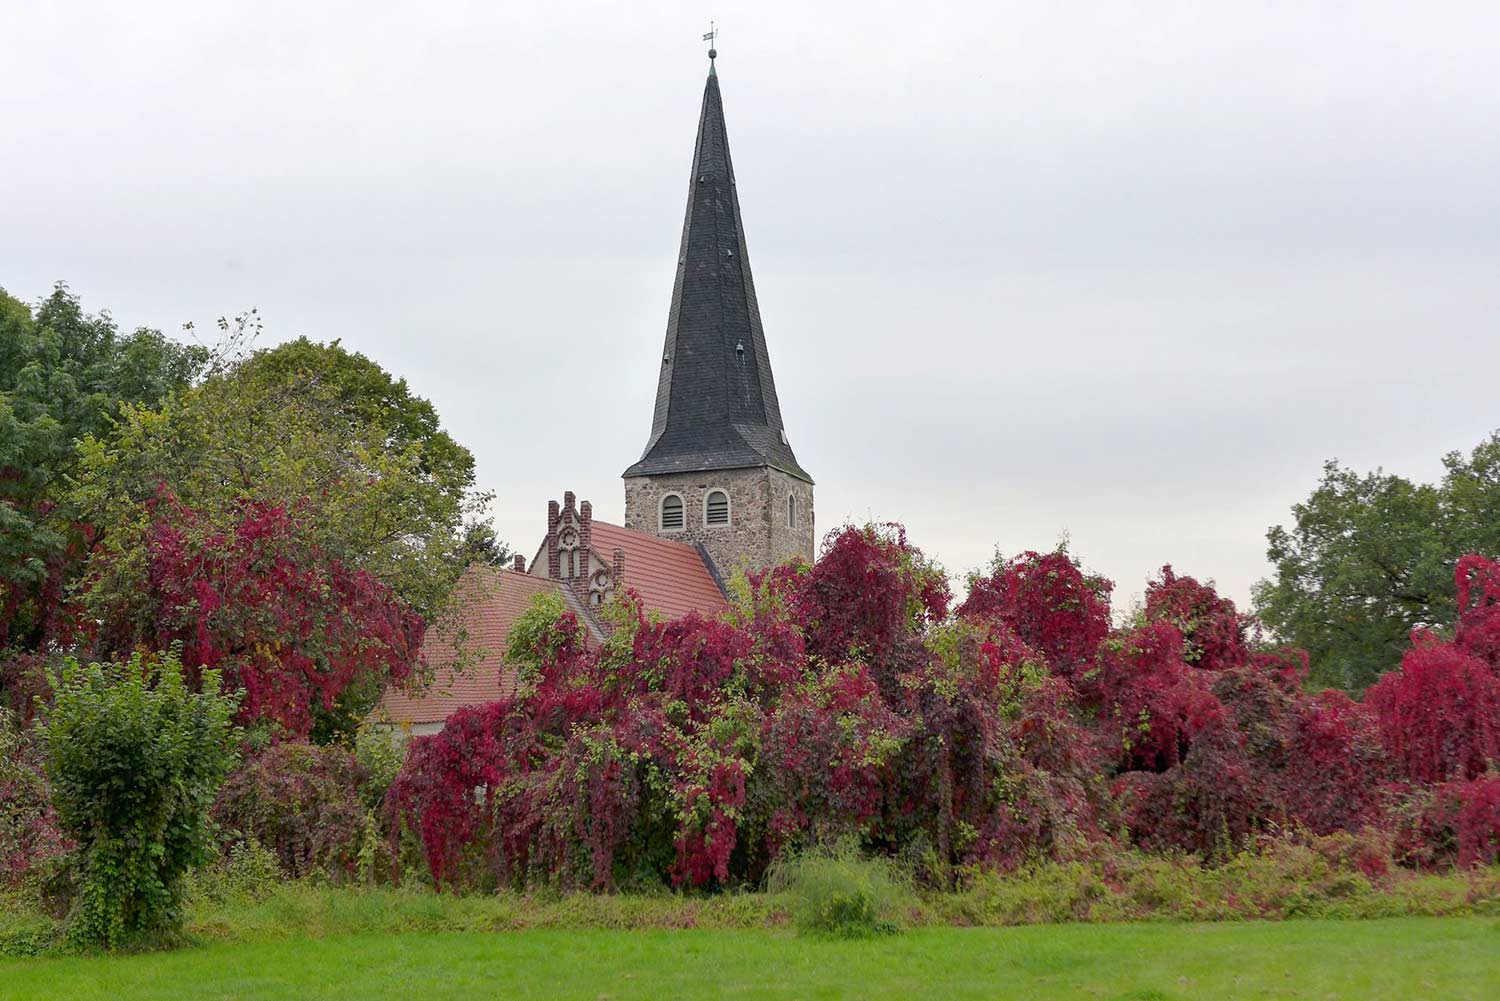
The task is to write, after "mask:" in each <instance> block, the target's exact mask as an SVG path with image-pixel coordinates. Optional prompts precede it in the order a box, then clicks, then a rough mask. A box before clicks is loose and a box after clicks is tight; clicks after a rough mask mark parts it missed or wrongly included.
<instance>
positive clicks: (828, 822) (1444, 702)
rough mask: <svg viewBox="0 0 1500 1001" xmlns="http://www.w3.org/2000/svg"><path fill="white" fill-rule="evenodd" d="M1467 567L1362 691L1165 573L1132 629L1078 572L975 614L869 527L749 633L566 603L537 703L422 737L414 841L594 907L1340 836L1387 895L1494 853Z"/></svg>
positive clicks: (546, 644) (745, 615)
mask: <svg viewBox="0 0 1500 1001" xmlns="http://www.w3.org/2000/svg"><path fill="white" fill-rule="evenodd" d="M1459 566H1460V571H1459V573H1460V581H1459V582H1460V586H1461V590H1462V594H1463V603H1462V604H1463V608H1464V613H1463V616H1462V618H1461V621H1460V623H1459V626H1458V629H1457V632H1456V634H1455V637H1454V640H1453V641H1452V642H1448V643H1443V642H1440V641H1439V640H1438V639H1436V638H1435V637H1433V636H1430V635H1425V634H1424V635H1422V636H1419V637H1417V638H1416V641H1415V646H1414V647H1413V649H1412V650H1411V651H1409V652H1408V654H1407V657H1406V661H1405V663H1404V665H1403V669H1402V670H1401V671H1400V672H1393V673H1392V674H1391V675H1390V676H1388V677H1387V679H1386V680H1385V681H1384V682H1382V683H1381V685H1377V686H1376V688H1375V689H1374V690H1372V693H1371V697H1370V698H1369V700H1368V701H1367V703H1360V702H1355V701H1354V700H1352V699H1350V698H1349V697H1348V696H1346V695H1344V694H1342V693H1339V692H1322V693H1318V694H1308V693H1305V692H1304V691H1303V690H1302V688H1301V682H1302V680H1303V679H1304V678H1305V676H1306V658H1305V656H1303V655H1302V654H1301V653H1300V651H1296V650H1289V649H1272V648H1269V647H1267V646H1265V645H1264V644H1263V642H1262V640H1261V637H1260V630H1259V627H1258V625H1257V624H1256V623H1255V621H1254V620H1253V619H1251V618H1250V617H1248V616H1245V615H1243V614H1241V613H1240V612H1239V611H1238V610H1237V609H1236V608H1235V606H1234V603H1233V602H1231V601H1229V600H1228V599H1226V598H1224V597H1222V596H1220V595H1218V594H1217V593H1216V592H1215V590H1214V589H1213V587H1212V586H1211V585H1208V584H1204V583H1201V582H1200V581H1198V580H1195V579H1194V578H1192V577H1186V576H1179V575H1178V574H1176V573H1175V572H1174V571H1173V570H1172V569H1171V568H1170V567H1164V568H1163V569H1162V571H1161V574H1160V575H1159V577H1158V578H1157V579H1156V580H1154V581H1152V582H1150V583H1149V584H1148V589H1147V597H1146V601H1145V603H1144V607H1143V610H1142V611H1143V614H1142V615H1141V616H1140V617H1139V619H1138V621H1136V622H1135V623H1134V624H1132V625H1130V626H1128V627H1123V628H1119V629H1112V628H1111V627H1110V625H1109V605H1108V596H1109V593H1110V590H1111V585H1110V584H1109V583H1108V582H1107V581H1101V580H1099V579H1098V578H1095V577H1091V576H1089V575H1088V574H1086V573H1084V572H1083V571H1082V570H1081V569H1080V568H1079V567H1078V566H1077V564H1075V563H1074V562H1073V561H1072V560H1071V559H1070V558H1069V557H1067V556H1066V554H1062V553H1052V554H1047V555H1040V554H1036V553H1027V554H1023V555H1022V556H1020V557H1017V558H1016V559H1015V560H1011V561H1006V562H1002V563H999V564H997V566H996V567H995V568H994V570H993V571H992V572H991V574H990V575H989V576H987V577H981V578H976V579H975V580H973V581H972V582H971V589H970V594H969V597H968V598H967V599H966V600H965V601H964V602H963V603H962V605H960V606H959V608H958V610H957V613H956V614H955V615H951V616H950V615H949V614H948V612H947V608H948V604H949V593H948V590H947V587H946V584H945V583H944V581H943V580H942V576H941V574H940V573H939V572H938V571H937V570H936V569H935V568H934V567H932V565H931V564H930V563H928V562H927V561H926V560H925V559H924V558H923V557H922V555H921V553H920V551H919V550H917V549H915V547H913V546H911V544H910V543H909V542H908V541H907V540H906V537H905V535H904V533H903V532H901V531H900V530H899V529H898V528H895V527H892V526H879V527H870V528H852V527H846V528H843V529H839V530H837V531H835V532H833V533H830V535H829V536H828V539H827V541H826V542H825V545H824V549H823V554H822V557H821V559H820V560H819V561H818V563H817V564H816V565H814V566H812V567H806V566H785V567H777V568H774V569H772V570H770V571H768V572H766V573H763V574H758V575H754V576H752V577H750V578H748V579H746V580H744V581H743V583H742V584H737V585H736V591H737V606H736V608H735V609H734V610H733V611H732V612H731V613H729V614H728V615H726V616H725V617H724V618H723V619H722V620H718V621H711V620H706V619H703V618H701V617H700V616H697V615H689V616H687V617H684V618H682V619H679V620H676V621H672V622H657V621H652V620H650V619H649V618H647V616H646V615H645V614H644V612H643V610H642V609H641V607H640V603H639V601H637V600H636V599H635V598H634V597H633V596H630V597H629V598H628V599H627V601H626V603H625V604H624V605H623V606H621V607H620V608H618V609H616V611H615V613H614V615H613V625H614V631H613V634H612V635H611V636H610V638H609V639H608V640H607V641H605V642H604V643H603V644H602V645H595V646H590V645H589V644H588V643H586V642H585V636H584V633H583V631H582V630H581V629H580V628H579V625H578V622H577V621H576V620H575V619H574V618H573V617H572V615H571V614H568V613H566V612H561V611H560V610H559V609H556V608H554V609H552V610H550V611H549V612H547V614H546V615H545V616H544V617H543V618H541V619H538V620H536V621H531V620H528V624H527V626H526V628H525V629H520V630H518V632H517V634H516V635H517V636H518V637H519V638H520V639H518V641H517V642H516V643H513V649H512V650H511V651H510V659H511V661H512V662H513V663H516V664H519V665H524V666H523V667H522V668H521V670H520V674H519V676H518V677H519V679H520V685H519V688H518V689H517V690H516V692H515V693H514V694H513V695H510V696H508V697H505V698H500V699H497V700H496V701H494V702H491V703H488V704H485V705H481V706H473V707H469V708H466V709H464V710H461V711H460V712H459V713H457V714H456V715H455V716H453V717H452V718H451V719H450V720H449V723H448V725H447V727H446V728H445V729H444V730H443V731H442V732H441V733H439V734H437V735H434V736H431V737H423V738H419V739H418V740H416V741H415V742H414V743H413V745H412V748H411V753H410V754H409V756H408V758H407V761H406V765H405V767H404V768H403V770H402V772H401V774H400V775H399V776H398V777H397V779H396V781H395V782H394V783H393V784H392V786H391V791H390V794H389V796H388V797H387V810H388V811H389V816H390V819H391V821H392V824H391V827H392V832H393V836H397V837H399V836H400V831H401V830H402V829H403V828H405V829H409V830H412V831H415V832H416V833H417V834H418V835H419V836H420V838H421V840H422V842H423V845H424V851H425V854H426V859H427V863H428V865H429V867H430V869H431V871H432V873H433V875H434V877H435V878H437V879H438V880H439V881H441V882H444V883H453V884H463V883H475V882H479V883H484V882H487V881H488V882H508V883H511V884H516V885H526V884H532V883H548V884H556V885H562V886H575V887H589V888H594V889H607V888H610V887H615V886H619V885H622V884H629V885H641V884H642V883H643V882H644V883H647V884H649V883H653V882H655V883H660V882H671V883H672V884H674V885H677V886H682V887H703V886H730V885H735V884H754V883H756V882H757V881H759V880H760V879H761V878H762V876H763V875H764V873H765V872H766V871H767V867H768V866H769V865H770V863H771V862H773V861H774V860H775V859H776V858H777V857H778V855H780V854H782V853H784V852H787V851H793V850H800V849H802V848H807V847H813V846H816V845H817V844H819V843H826V842H839V843H843V844H847V843H850V842H851V840H852V841H853V842H854V843H857V844H860V845H862V846H863V847H864V849H865V850H866V851H872V852H882V853H888V854H897V855H901V856H903V857H905V858H910V859H914V860H916V861H917V862H918V867H919V870H920V871H921V872H922V873H923V875H924V876H925V877H926V878H928V879H930V880H933V881H936V882H939V883H944V882H949V881H951V880H952V879H953V878H954V874H955V873H957V872H959V871H961V868H960V867H965V866H978V867H987V868H998V869H1008V868H1013V867H1016V866H1019V865H1023V864H1025V863H1027V862H1028V861H1031V860H1035V859H1040V858H1054V859H1056V858H1068V857H1070V856H1071V855H1074V854H1077V853H1085V852H1088V851H1090V850H1092V849H1091V847H1090V846H1091V845H1093V844H1099V843H1108V842H1109V841H1111V840H1112V839H1113V838H1114V837H1116V836H1117V833H1116V832H1119V831H1122V830H1123V831H1124V832H1126V833H1127V834H1128V837H1129V838H1130V840H1131V841H1133V842H1134V843H1135V844H1137V845H1139V846H1141V847H1144V848H1146V849H1148V850H1159V851H1172V852H1180V851H1186V852H1194V853H1197V854H1199V855H1201V856H1203V857H1205V858H1212V859H1219V858H1224V857H1226V856H1227V855H1229V854H1230V853H1232V852H1235V851H1238V850H1241V849H1244V848H1246V847H1247V846H1249V845H1251V844H1253V843H1254V842H1255V839H1256V837H1257V836H1258V835H1259V834H1261V833H1263V832H1266V831H1271V830H1286V829H1294V830H1304V831H1306V832H1308V833H1309V834H1310V835H1313V836H1316V837H1326V836H1330V835H1338V836H1340V837H1343V838H1344V839H1345V841H1341V842H1339V844H1340V845H1345V846H1346V847H1348V846H1351V845H1352V846H1354V847H1352V848H1349V849H1348V850H1349V851H1354V852H1355V854H1357V855H1358V857H1359V860H1358V864H1359V865H1360V866H1361V869H1362V871H1367V872H1369V873H1371V874H1374V875H1376V876H1378V875H1379V874H1380V873H1381V872H1383V871H1384V870H1383V865H1384V863H1383V861H1382V859H1383V858H1384V855H1383V854H1382V852H1383V851H1384V849H1379V850H1374V849H1371V850H1370V851H1366V850H1365V849H1366V848H1368V847H1369V846H1376V847H1377V848H1378V846H1380V845H1385V844H1389V843H1390V840H1389V839H1390V837H1391V836H1392V833H1394V835H1395V840H1396V843H1397V845H1398V847H1399V850H1400V854H1401V855H1402V857H1404V858H1406V859H1407V860H1408V862H1409V863H1410V864H1452V863H1459V864H1473V863H1475V862H1482V861H1485V860H1487V859H1491V858H1493V857H1494V856H1495V853H1496V851H1497V850H1500V791H1497V790H1500V779H1496V778H1493V777H1492V776H1491V773H1490V772H1489V771H1488V769H1490V768H1492V767H1493V763H1494V762H1495V761H1496V757H1495V750H1496V749H1495V735H1496V733H1497V732H1500V698H1496V697H1494V693H1495V692H1497V691H1500V684H1497V682H1496V673H1495V671H1494V669H1493V666H1492V665H1493V659H1494V651H1495V649H1496V647H1495V643H1494V637H1495V635H1497V633H1496V630H1495V622H1496V618H1497V617H1500V611H1497V609H1500V575H1497V573H1496V568H1495V565H1494V564H1493V563H1491V562H1489V561H1487V560H1481V559H1479V558H1477V557H1471V558H1466V559H1465V560H1463V561H1461V562H1460V564H1459ZM1465 587H1467V589H1466V590H1463V588H1465ZM528 614H533V613H528ZM497 694H498V693H497ZM1433 783H1436V784H1433ZM1346 832H1347V833H1346ZM1403 832H1405V833H1403ZM1413 832H1415V833H1413ZM1424 838H1426V839H1428V840H1427V841H1424V840H1423V839H1424ZM1320 843H1321V842H1320ZM1413 844H1416V845H1423V844H1427V845H1428V846H1429V848H1431V849H1432V850H1429V851H1427V852H1426V854H1423V853H1422V852H1421V851H1416V850H1414V849H1413V848H1412V845H1413ZM1329 845H1330V846H1332V847H1329V848H1328V850H1329V851H1335V850H1337V851H1344V850H1345V849H1344V848H1338V847H1337V846H1336V845H1333V843H1332V842H1329ZM1442 845H1449V846H1450V847H1447V848H1442V847H1441V846H1442ZM1356 849H1358V850H1357V851H1356ZM1372 852H1373V853H1372ZM393 855H394V853H393ZM1351 857H1352V856H1351ZM1433 860H1436V861H1433Z"/></svg>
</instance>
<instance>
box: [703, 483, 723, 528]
mask: <svg viewBox="0 0 1500 1001" xmlns="http://www.w3.org/2000/svg"><path fill="white" fill-rule="evenodd" d="M703 520H704V521H706V522H707V523H708V524H710V525H727V524H729V495H728V494H726V493H725V492H724V491H722V490H715V491H714V492H712V493H711V494H709V495H708V504H707V505H706V506H705V507H704V509H703Z"/></svg>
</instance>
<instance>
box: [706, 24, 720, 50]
mask: <svg viewBox="0 0 1500 1001" xmlns="http://www.w3.org/2000/svg"><path fill="white" fill-rule="evenodd" d="M718 37H719V29H718V28H715V27H714V23H713V22H712V21H710V22H708V34H706V35H704V36H703V40H704V41H705V42H707V43H708V58H710V59H716V58H718V55H719V50H718V49H716V48H714V39H715V38H718Z"/></svg>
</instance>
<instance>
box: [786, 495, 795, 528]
mask: <svg viewBox="0 0 1500 1001" xmlns="http://www.w3.org/2000/svg"><path fill="white" fill-rule="evenodd" d="M786 527H787V528H796V527H797V495H796V494H787V495H786Z"/></svg>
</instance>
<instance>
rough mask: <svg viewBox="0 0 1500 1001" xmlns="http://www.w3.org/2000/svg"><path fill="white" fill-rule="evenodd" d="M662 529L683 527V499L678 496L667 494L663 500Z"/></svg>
mask: <svg viewBox="0 0 1500 1001" xmlns="http://www.w3.org/2000/svg"><path fill="white" fill-rule="evenodd" d="M661 527H662V528H663V529H679V528H681V527H682V498H681V497H678V496H677V495H676V494H667V496H665V497H663V498H662V499H661Z"/></svg>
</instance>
